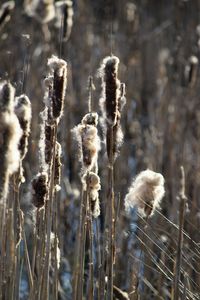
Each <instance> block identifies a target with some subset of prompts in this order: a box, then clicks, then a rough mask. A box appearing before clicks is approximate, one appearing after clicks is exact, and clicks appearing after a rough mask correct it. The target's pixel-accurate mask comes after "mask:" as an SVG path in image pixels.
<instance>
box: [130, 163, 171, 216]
mask: <svg viewBox="0 0 200 300" xmlns="http://www.w3.org/2000/svg"><path fill="white" fill-rule="evenodd" d="M164 194H165V189H164V178H163V176H162V175H161V174H160V173H156V172H153V171H151V170H148V169H147V170H145V171H142V172H140V173H139V174H138V175H137V176H136V178H135V179H134V180H133V183H132V184H131V187H130V189H129V192H128V194H127V195H126V197H125V208H126V210H128V209H130V208H131V207H136V208H137V209H138V213H139V214H140V215H141V216H142V217H146V218H147V217H149V216H152V215H153V214H154V212H155V210H156V209H158V208H159V206H160V202H161V200H162V198H163V196H164Z"/></svg>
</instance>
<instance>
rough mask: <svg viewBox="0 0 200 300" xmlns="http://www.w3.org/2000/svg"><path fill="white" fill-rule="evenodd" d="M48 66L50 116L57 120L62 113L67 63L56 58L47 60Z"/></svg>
mask: <svg viewBox="0 0 200 300" xmlns="http://www.w3.org/2000/svg"><path fill="white" fill-rule="evenodd" d="M48 66H49V68H50V71H51V72H52V75H53V91H52V97H51V104H50V105H51V106H52V116H53V118H55V119H57V120H59V118H60V117H61V115H62V113H63V107H64V99H65V92H66V85H67V63H66V62H65V61H64V60H62V59H59V58H58V57H56V56H54V55H53V56H52V57H51V58H50V59H49V60H48Z"/></svg>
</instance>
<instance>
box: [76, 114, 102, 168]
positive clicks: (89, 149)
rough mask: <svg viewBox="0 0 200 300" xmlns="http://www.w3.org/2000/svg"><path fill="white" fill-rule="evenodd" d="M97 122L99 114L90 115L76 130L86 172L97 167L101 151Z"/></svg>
mask: <svg viewBox="0 0 200 300" xmlns="http://www.w3.org/2000/svg"><path fill="white" fill-rule="evenodd" d="M97 122H98V115H97V113H88V114H86V115H85V116H84V117H83V119H82V121H81V124H79V125H78V126H77V127H75V128H74V132H75V134H76V137H77V140H78V142H79V146H80V153H81V161H82V163H83V167H84V171H86V170H92V169H93V168H95V167H96V165H97V158H98V151H99V150H100V140H99V137H98V132H97V128H96V126H97Z"/></svg>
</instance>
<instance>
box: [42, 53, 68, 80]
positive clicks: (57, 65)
mask: <svg viewBox="0 0 200 300" xmlns="http://www.w3.org/2000/svg"><path fill="white" fill-rule="evenodd" d="M47 65H48V66H49V68H50V70H51V71H52V72H54V71H56V72H57V74H58V76H63V68H66V67H67V62H66V61H65V60H63V59H60V58H58V57H57V56H55V55H52V56H51V57H50V58H49V59H48V62H47Z"/></svg>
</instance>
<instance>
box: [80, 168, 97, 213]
mask: <svg viewBox="0 0 200 300" xmlns="http://www.w3.org/2000/svg"><path fill="white" fill-rule="evenodd" d="M82 183H83V190H84V191H87V190H88V191H89V198H90V200H91V210H92V215H93V217H94V218H97V217H98V216H99V215H100V206H99V190H100V189H101V184H100V178H99V176H98V175H97V174H96V173H94V172H88V173H86V174H84V176H83V177H82Z"/></svg>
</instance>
